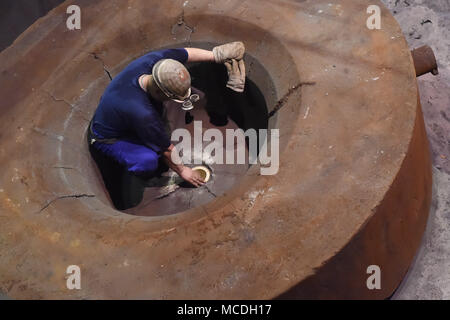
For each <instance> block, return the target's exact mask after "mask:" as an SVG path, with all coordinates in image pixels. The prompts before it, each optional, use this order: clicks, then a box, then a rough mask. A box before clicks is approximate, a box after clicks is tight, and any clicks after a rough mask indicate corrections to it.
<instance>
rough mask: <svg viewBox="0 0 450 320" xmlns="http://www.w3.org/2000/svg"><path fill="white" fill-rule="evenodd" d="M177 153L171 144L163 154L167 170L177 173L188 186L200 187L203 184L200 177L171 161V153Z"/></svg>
mask: <svg viewBox="0 0 450 320" xmlns="http://www.w3.org/2000/svg"><path fill="white" fill-rule="evenodd" d="M173 152H177V151H176V149H175V146H174V145H173V144H171V145H170V147H169V148H167V150H166V151H164V152H163V157H164V161H165V162H166V163H167V165H168V166H169V168H171V169H172V170H173V171H175V172H176V173H178V175H179V176H180V177H181V178H183V180H185V181H187V182H189V183H190V184H192V185H194V186H196V187H200V186H202V185H204V184H205V182H204V181H203V180H202V179H201V177H200V175H199V174H198V173H196V172H195V171H193V170H192V169H191V168H189V167H186V166H184V165H183V164H176V163H174V162H173V160H172V153H173Z"/></svg>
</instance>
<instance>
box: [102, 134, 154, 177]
mask: <svg viewBox="0 0 450 320" xmlns="http://www.w3.org/2000/svg"><path fill="white" fill-rule="evenodd" d="M94 147H95V148H96V149H97V150H99V151H101V152H102V153H103V154H104V155H106V156H108V157H111V158H113V159H114V160H116V161H117V162H118V163H119V164H121V165H123V166H124V167H125V168H126V169H127V171H128V172H130V173H132V174H135V175H137V176H141V177H144V178H150V177H151V176H152V175H153V174H155V173H156V172H157V169H158V165H159V155H158V154H157V153H156V152H155V151H153V150H152V149H150V148H147V147H146V146H144V145H141V144H138V143H135V142H131V141H123V140H119V141H117V142H116V143H114V144H106V143H99V142H96V143H95V144H94Z"/></svg>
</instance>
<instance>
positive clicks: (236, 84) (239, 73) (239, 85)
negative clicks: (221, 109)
mask: <svg viewBox="0 0 450 320" xmlns="http://www.w3.org/2000/svg"><path fill="white" fill-rule="evenodd" d="M225 66H226V67H227V71H228V83H227V87H228V88H230V89H231V90H234V91H236V92H244V87H245V63H244V60H239V62H238V61H236V60H235V59H233V60H231V62H225Z"/></svg>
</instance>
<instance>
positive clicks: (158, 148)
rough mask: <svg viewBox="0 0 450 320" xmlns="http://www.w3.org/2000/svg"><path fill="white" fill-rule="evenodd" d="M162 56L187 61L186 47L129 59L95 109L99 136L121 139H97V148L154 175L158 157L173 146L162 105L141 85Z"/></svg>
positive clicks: (138, 171)
mask: <svg viewBox="0 0 450 320" xmlns="http://www.w3.org/2000/svg"><path fill="white" fill-rule="evenodd" d="M161 59H174V60H177V61H179V62H181V63H186V62H187V59H188V53H187V51H186V50H185V49H166V50H160V51H154V52H150V53H148V54H146V55H144V56H142V57H140V58H138V59H136V60H135V61H133V62H132V63H130V64H129V65H128V66H127V67H126V68H125V69H124V70H123V71H122V72H121V73H120V74H119V75H117V76H116V77H115V78H114V79H113V80H112V82H111V83H110V84H109V86H108V87H107V88H106V91H105V92H104V94H103V96H102V98H101V99H100V104H99V105H98V108H97V110H96V111H95V114H94V118H93V125H92V129H93V132H94V134H95V135H96V136H97V137H98V138H100V139H105V138H106V139H118V141H117V142H115V143H113V144H107V143H102V142H95V143H94V147H95V149H97V150H99V151H101V152H102V153H103V154H105V155H106V156H108V157H111V158H113V159H115V160H116V161H117V162H118V163H120V164H121V165H123V166H125V168H126V169H127V170H128V171H129V172H131V173H134V174H136V175H145V176H146V177H149V176H151V174H152V173H153V172H155V171H156V170H157V168H158V162H159V158H160V157H161V154H162V152H163V151H164V150H166V149H167V148H168V147H169V146H170V138H169V136H168V134H167V132H166V129H165V128H166V127H165V124H164V122H163V119H162V112H163V106H162V104H161V103H160V102H158V101H156V100H153V99H151V98H149V96H148V95H147V93H146V92H145V91H144V90H143V89H142V88H141V87H140V86H139V83H138V81H139V80H138V79H139V77H140V76H142V75H143V74H151V72H152V68H153V65H154V64H155V63H156V62H158V61H159V60H161Z"/></svg>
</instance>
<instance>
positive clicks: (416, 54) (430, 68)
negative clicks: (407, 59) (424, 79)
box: [411, 46, 439, 77]
mask: <svg viewBox="0 0 450 320" xmlns="http://www.w3.org/2000/svg"><path fill="white" fill-rule="evenodd" d="M411 54H412V57H413V60H414V66H415V68H416V76H417V77H420V76H422V75H424V74H427V73H429V72H431V73H432V74H433V75H438V74H439V70H438V66H437V62H436V56H435V55H434V52H433V49H431V48H430V47H429V46H423V47H420V48H417V49H414V50H412V51H411Z"/></svg>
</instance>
